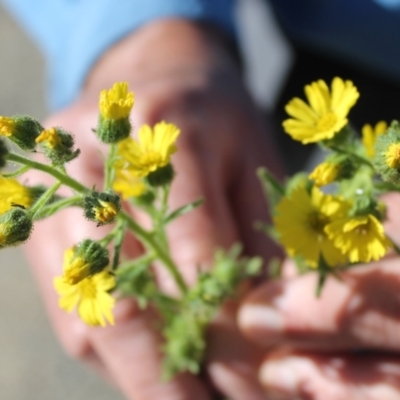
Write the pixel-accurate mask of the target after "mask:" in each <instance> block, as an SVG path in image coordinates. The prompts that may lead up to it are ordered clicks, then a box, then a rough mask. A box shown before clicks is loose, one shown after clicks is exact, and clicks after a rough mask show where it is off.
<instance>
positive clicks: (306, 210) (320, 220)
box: [274, 186, 392, 268]
mask: <svg viewBox="0 0 400 400" xmlns="http://www.w3.org/2000/svg"><path fill="white" fill-rule="evenodd" d="M351 209H352V203H351V202H350V201H347V200H343V199H342V198H340V197H338V196H333V195H329V194H324V193H322V192H321V191H320V190H319V189H318V188H316V187H313V188H312V189H311V191H310V192H309V191H307V190H306V188H305V187H303V186H298V187H296V188H295V189H293V190H292V191H291V192H290V193H289V194H288V195H287V196H284V197H283V199H282V200H281V201H280V203H279V204H278V205H277V207H276V215H275V216H274V224H275V227H276V230H277V232H278V235H279V240H280V242H281V243H282V245H283V246H284V247H285V249H286V251H287V253H288V254H289V255H290V256H300V257H302V258H303V259H304V260H305V261H306V262H307V264H308V265H309V266H310V267H313V268H316V267H318V265H319V262H320V258H321V257H323V259H324V260H325V262H326V263H327V264H328V265H330V266H331V267H335V266H339V265H345V264H346V263H348V262H349V261H350V262H351V263H357V262H369V261H373V260H379V259H380V258H382V257H383V256H384V255H385V254H386V253H387V251H388V250H389V249H390V248H392V243H391V241H390V240H389V239H388V238H387V237H386V235H385V232H384V229H383V226H382V224H381V222H380V221H379V220H378V219H377V218H376V217H375V216H374V215H372V214H365V215H358V216H352V215H351V213H350V210H351Z"/></svg>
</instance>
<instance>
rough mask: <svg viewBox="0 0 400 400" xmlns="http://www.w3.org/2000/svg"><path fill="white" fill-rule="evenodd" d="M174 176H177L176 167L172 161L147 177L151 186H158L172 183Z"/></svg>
mask: <svg viewBox="0 0 400 400" xmlns="http://www.w3.org/2000/svg"><path fill="white" fill-rule="evenodd" d="M174 176H175V172H174V168H173V167H172V164H171V163H170V164H167V165H166V166H165V167H161V168H158V169H156V170H155V171H153V172H150V173H149V174H148V175H147V177H146V179H147V182H148V183H149V185H150V186H153V187H158V186H164V185H167V184H168V183H171V182H172V179H174Z"/></svg>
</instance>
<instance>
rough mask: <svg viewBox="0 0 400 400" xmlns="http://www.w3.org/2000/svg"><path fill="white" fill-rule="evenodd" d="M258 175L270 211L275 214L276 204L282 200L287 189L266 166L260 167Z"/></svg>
mask: <svg viewBox="0 0 400 400" xmlns="http://www.w3.org/2000/svg"><path fill="white" fill-rule="evenodd" d="M257 175H258V178H259V179H260V182H261V186H262V189H263V192H264V196H265V199H266V200H267V204H268V207H269V212H270V214H271V215H273V214H274V208H275V206H276V205H277V204H278V203H279V202H280V200H281V198H282V196H284V195H285V189H284V187H283V185H281V183H279V181H278V180H277V179H276V178H275V177H274V176H273V175H272V174H271V173H270V172H269V171H268V170H267V169H266V168H265V167H261V168H258V170H257Z"/></svg>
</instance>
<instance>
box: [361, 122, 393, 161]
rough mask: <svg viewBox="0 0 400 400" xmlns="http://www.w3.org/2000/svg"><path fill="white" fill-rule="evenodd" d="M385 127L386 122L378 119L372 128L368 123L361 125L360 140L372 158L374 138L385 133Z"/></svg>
mask: <svg viewBox="0 0 400 400" xmlns="http://www.w3.org/2000/svg"><path fill="white" fill-rule="evenodd" d="M386 129H387V123H386V122H385V121H379V122H378V123H377V124H376V125H375V127H374V128H373V127H372V126H371V125H370V124H365V125H364V126H363V127H362V129H361V134H362V142H363V145H364V147H365V150H366V151H367V155H368V156H369V157H371V158H372V157H373V156H374V155H375V149H374V146H375V142H376V138H377V136H379V135H382V134H383V133H385V132H386Z"/></svg>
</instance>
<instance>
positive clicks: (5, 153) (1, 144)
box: [0, 139, 9, 168]
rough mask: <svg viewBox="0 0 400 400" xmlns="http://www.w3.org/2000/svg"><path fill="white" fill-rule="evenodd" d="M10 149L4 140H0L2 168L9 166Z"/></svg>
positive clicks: (0, 165) (0, 166) (0, 162)
mask: <svg viewBox="0 0 400 400" xmlns="http://www.w3.org/2000/svg"><path fill="white" fill-rule="evenodd" d="M8 153H9V151H8V148H7V146H6V144H5V143H4V140H1V139H0V168H4V167H5V166H6V164H7V156H8Z"/></svg>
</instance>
